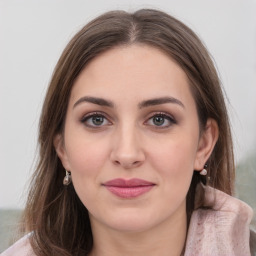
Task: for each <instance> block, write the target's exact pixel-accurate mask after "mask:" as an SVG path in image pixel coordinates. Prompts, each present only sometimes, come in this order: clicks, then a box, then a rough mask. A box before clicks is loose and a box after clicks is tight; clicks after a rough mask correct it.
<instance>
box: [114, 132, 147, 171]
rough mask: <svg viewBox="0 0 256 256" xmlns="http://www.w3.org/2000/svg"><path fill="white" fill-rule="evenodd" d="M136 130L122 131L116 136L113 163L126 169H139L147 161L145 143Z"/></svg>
mask: <svg viewBox="0 0 256 256" xmlns="http://www.w3.org/2000/svg"><path fill="white" fill-rule="evenodd" d="M139 137H140V136H139V134H137V133H136V131H135V128H130V129H122V130H121V129H120V131H117V133H116V134H115V135H114V139H113V144H112V151H111V155H110V158H111V161H112V162H113V163H114V164H115V165H119V166H121V167H123V168H124V169H132V168H136V167H139V166H140V165H142V164H143V162H144V161H145V153H144V151H143V143H142V141H141V140H140V138H139Z"/></svg>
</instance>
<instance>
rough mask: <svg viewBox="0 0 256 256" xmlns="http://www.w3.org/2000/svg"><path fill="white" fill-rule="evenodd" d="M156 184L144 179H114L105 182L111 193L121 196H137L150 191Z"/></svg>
mask: <svg viewBox="0 0 256 256" xmlns="http://www.w3.org/2000/svg"><path fill="white" fill-rule="evenodd" d="M155 185H156V184H154V183H152V182H150V181H146V180H142V179H130V180H125V179H114V180H110V181H107V182H106V183H104V184H103V186H105V187H106V189H108V190H109V191H110V192H111V193H113V194H114V195H116V196H118V197H121V198H135V197H138V196H140V195H143V194H145V193H147V192H149V191H150V190H151V189H152V188H153V187H154V186H155Z"/></svg>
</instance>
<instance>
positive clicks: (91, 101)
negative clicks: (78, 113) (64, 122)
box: [73, 96, 114, 108]
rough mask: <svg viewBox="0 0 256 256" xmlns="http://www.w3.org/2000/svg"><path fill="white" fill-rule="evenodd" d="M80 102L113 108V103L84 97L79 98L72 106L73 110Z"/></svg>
mask: <svg viewBox="0 0 256 256" xmlns="http://www.w3.org/2000/svg"><path fill="white" fill-rule="evenodd" d="M82 102H89V103H93V104H96V105H100V106H105V107H111V108H113V107H114V103H113V102H111V101H109V100H105V99H102V98H96V97H90V96H85V97H82V98H80V99H79V100H78V101H77V102H76V103H75V104H74V106H73V108H74V107H76V106H77V105H79V104H80V103H82Z"/></svg>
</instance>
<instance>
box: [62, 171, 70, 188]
mask: <svg viewBox="0 0 256 256" xmlns="http://www.w3.org/2000/svg"><path fill="white" fill-rule="evenodd" d="M70 183H71V172H69V171H67V170H66V176H65V177H64V179H63V185H65V186H68V185H69V184H70Z"/></svg>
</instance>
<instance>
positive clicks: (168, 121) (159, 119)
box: [147, 113, 176, 128]
mask: <svg viewBox="0 0 256 256" xmlns="http://www.w3.org/2000/svg"><path fill="white" fill-rule="evenodd" d="M147 124H148V125H151V126H155V127H159V128H168V127H169V126H171V125H173V124H176V121H175V120H174V118H172V117H171V116H169V115H167V114H164V113H159V114H155V115H154V116H152V117H151V118H149V119H148V121H147Z"/></svg>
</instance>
